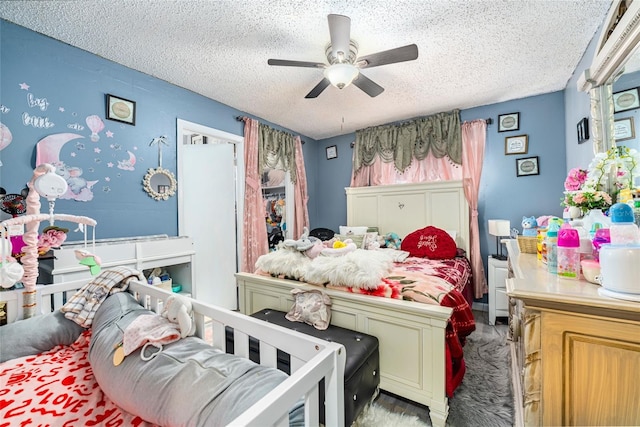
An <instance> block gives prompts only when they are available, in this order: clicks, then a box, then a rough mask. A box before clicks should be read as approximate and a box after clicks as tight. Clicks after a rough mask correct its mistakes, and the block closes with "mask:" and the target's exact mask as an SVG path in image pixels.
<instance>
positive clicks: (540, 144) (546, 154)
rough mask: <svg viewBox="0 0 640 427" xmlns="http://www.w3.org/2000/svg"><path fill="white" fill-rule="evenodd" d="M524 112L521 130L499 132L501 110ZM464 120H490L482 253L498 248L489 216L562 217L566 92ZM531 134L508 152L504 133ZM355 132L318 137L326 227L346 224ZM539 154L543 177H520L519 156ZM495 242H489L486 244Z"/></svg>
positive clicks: (471, 113)
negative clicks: (331, 155) (333, 151)
mask: <svg viewBox="0 0 640 427" xmlns="http://www.w3.org/2000/svg"><path fill="white" fill-rule="evenodd" d="M513 112H519V113H520V129H519V130H517V131H512V132H498V127H497V124H496V123H497V119H498V115H500V114H507V113H513ZM460 118H461V120H462V121H463V122H464V121H472V120H476V119H486V118H492V119H493V124H491V125H489V126H488V127H487V141H486V148H485V158H484V165H483V169H482V179H481V181H480V195H479V202H478V214H479V217H478V218H479V226H480V236H482V237H481V250H482V253H483V254H488V253H489V251H494V249H495V240H493V239H490V238H489V237H488V235H487V233H486V224H487V220H488V219H494V218H500V219H508V220H510V221H511V224H512V227H516V228H518V229H519V228H520V223H521V221H522V217H523V216H531V215H535V216H536V217H537V216H540V215H560V216H562V208H561V206H560V199H561V196H562V191H563V182H564V178H565V177H566V170H565V163H566V159H565V150H564V130H565V123H564V101H563V93H562V92H554V93H550V94H545V95H539V96H533V97H529V98H523V99H518V100H514V101H508V102H503V103H500V104H493V105H487V106H482V107H477V108H472V109H467V110H462V111H461V112H460ZM515 135H528V138H529V147H528V152H527V154H523V155H505V151H504V149H505V137H507V136H515ZM354 139H355V134H353V133H352V134H349V135H342V136H339V137H334V138H328V139H324V140H321V141H318V159H319V164H320V171H321V172H320V173H321V175H322V177H318V179H317V180H316V182H317V183H318V187H317V188H316V189H315V197H316V199H317V207H318V208H317V209H318V212H317V214H318V215H317V217H318V218H322V221H321V224H312V226H313V227H315V226H316V225H317V226H322V227H327V228H331V229H333V230H337V229H338V227H339V226H340V225H345V224H346V218H347V213H346V197H345V194H344V187H347V186H348V185H349V182H350V178H351V157H352V153H353V150H352V149H351V148H350V143H351V142H353V141H354ZM330 145H336V146H337V147H338V154H339V155H338V159H334V160H324V158H321V157H320V156H321V155H323V156H324V150H325V147H328V146H330ZM532 156H538V157H539V168H540V175H531V176H522V177H516V159H520V158H525V157H532ZM488 244H491V246H489V247H488V246H487V245H488Z"/></svg>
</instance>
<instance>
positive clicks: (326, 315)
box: [285, 289, 331, 331]
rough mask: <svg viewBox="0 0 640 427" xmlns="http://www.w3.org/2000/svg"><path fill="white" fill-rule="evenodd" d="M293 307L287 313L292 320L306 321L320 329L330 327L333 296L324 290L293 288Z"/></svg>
mask: <svg viewBox="0 0 640 427" xmlns="http://www.w3.org/2000/svg"><path fill="white" fill-rule="evenodd" d="M291 293H292V294H293V296H294V300H293V307H291V310H289V312H288V313H287V314H286V315H285V317H286V318H287V320H290V321H292V322H304V323H306V324H308V325H311V326H313V327H314V328H316V329H318V330H321V331H323V330H325V329H327V328H328V327H329V321H330V320H331V298H329V296H328V295H327V294H325V293H324V292H322V291H316V290H312V291H304V290H302V289H293V290H291Z"/></svg>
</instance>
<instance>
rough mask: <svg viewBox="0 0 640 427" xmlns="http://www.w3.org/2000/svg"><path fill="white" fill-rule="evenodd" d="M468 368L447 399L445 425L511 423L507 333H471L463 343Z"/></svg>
mask: <svg viewBox="0 0 640 427" xmlns="http://www.w3.org/2000/svg"><path fill="white" fill-rule="evenodd" d="M464 360H465V362H466V364H467V372H466V373H465V374H464V379H463V380H462V384H460V386H459V387H458V389H457V390H456V391H455V394H454V395H453V399H451V400H450V401H449V417H448V418H447V425H450V426H455V427H463V426H494V427H499V426H500V427H502V426H513V424H514V403H513V390H512V387H511V354H510V349H509V344H508V343H507V341H506V337H499V338H498V337H493V338H488V337H487V336H486V335H477V336H474V334H471V335H470V336H469V337H468V338H467V344H466V345H465V346H464Z"/></svg>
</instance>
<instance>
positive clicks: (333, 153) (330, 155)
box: [327, 145, 338, 160]
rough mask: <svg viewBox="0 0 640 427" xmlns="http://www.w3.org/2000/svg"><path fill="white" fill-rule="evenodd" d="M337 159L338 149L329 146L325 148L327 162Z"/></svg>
mask: <svg viewBox="0 0 640 427" xmlns="http://www.w3.org/2000/svg"><path fill="white" fill-rule="evenodd" d="M336 157H338V147H336V146H335V145H331V146H329V147H327V160H331V159H335V158H336Z"/></svg>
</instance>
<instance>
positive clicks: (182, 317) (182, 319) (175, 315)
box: [162, 294, 196, 338]
mask: <svg viewBox="0 0 640 427" xmlns="http://www.w3.org/2000/svg"><path fill="white" fill-rule="evenodd" d="M192 312H193V307H192V306H191V302H190V301H189V300H188V299H186V298H185V297H183V296H180V295H176V294H174V295H171V296H170V297H169V298H167V301H166V302H165V305H164V308H163V309H162V317H166V318H167V319H168V320H169V321H171V322H173V323H177V324H178V325H179V326H180V336H181V337H182V338H186V337H189V336H191V335H193V334H195V333H196V324H195V322H194V321H193V320H192V319H191V313H192Z"/></svg>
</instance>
